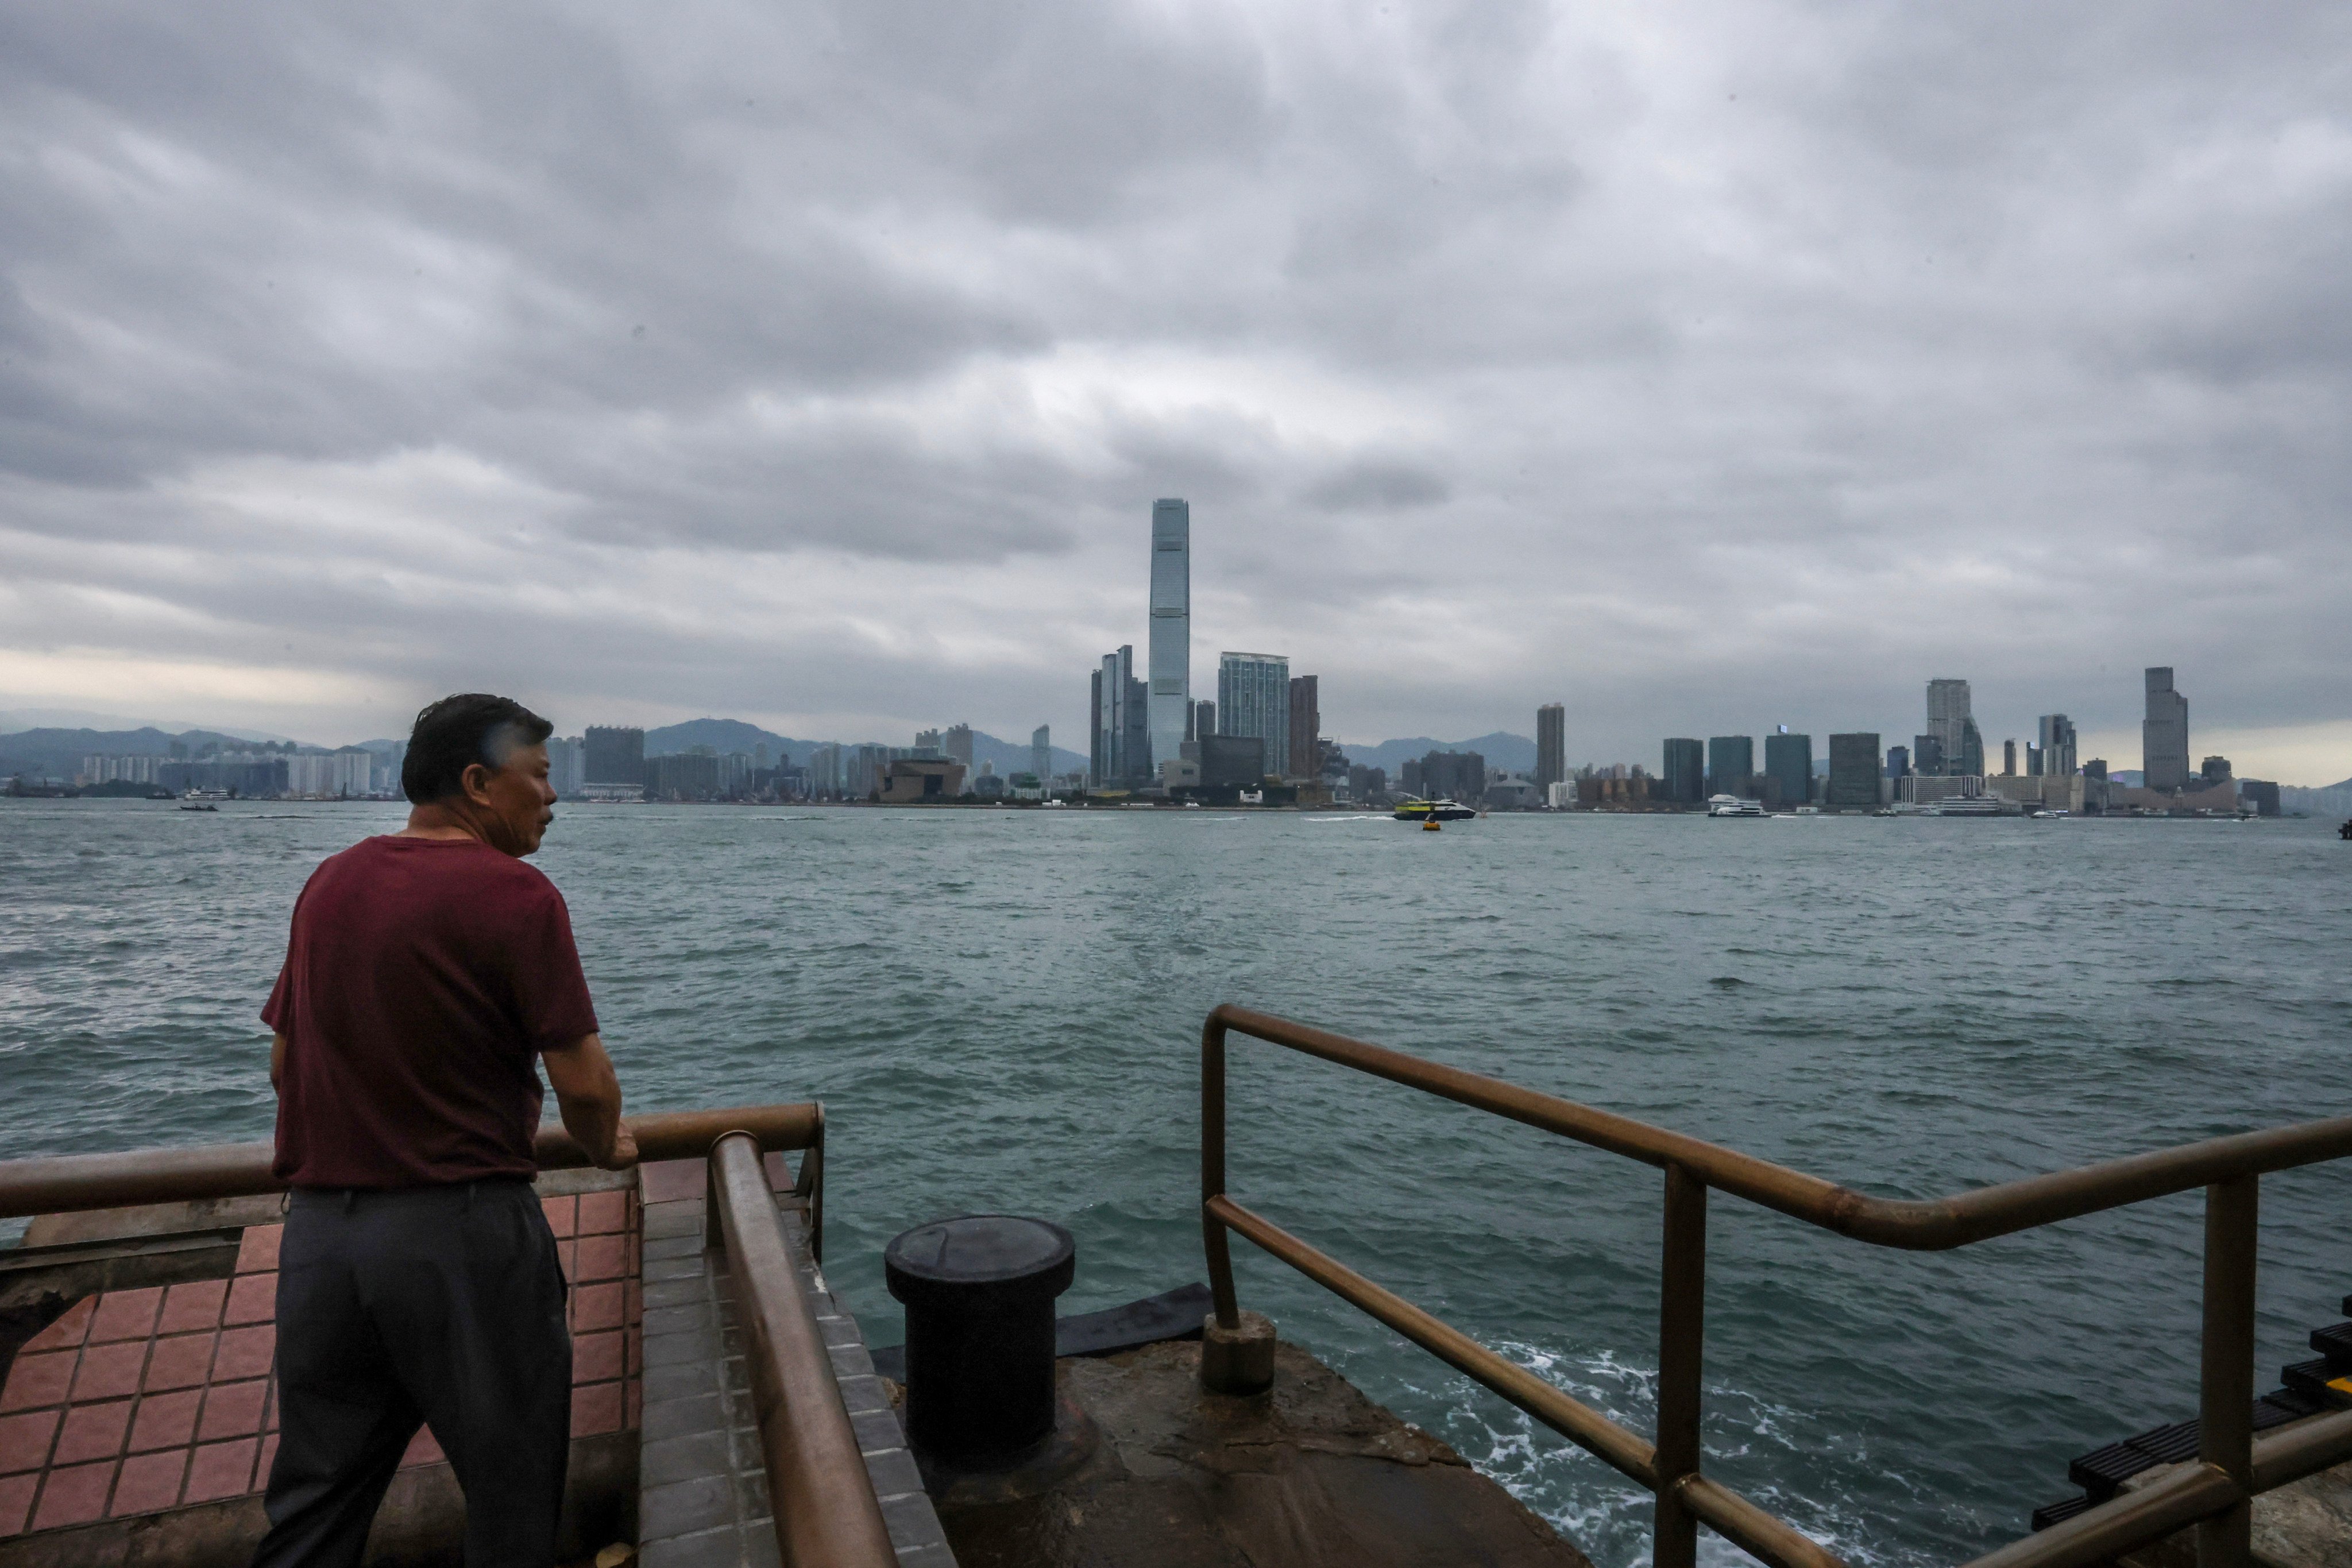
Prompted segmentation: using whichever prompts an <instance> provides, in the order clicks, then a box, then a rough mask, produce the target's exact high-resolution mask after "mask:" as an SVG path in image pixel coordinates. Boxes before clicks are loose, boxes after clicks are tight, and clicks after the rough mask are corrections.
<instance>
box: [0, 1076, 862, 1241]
mask: <svg viewBox="0 0 2352 1568" xmlns="http://www.w3.org/2000/svg"><path fill="white" fill-rule="evenodd" d="M626 1121H627V1122H628V1126H629V1131H631V1132H633V1133H635V1136H636V1140H637V1155H638V1158H639V1159H641V1160H649V1161H650V1160H699V1159H701V1158H703V1157H704V1156H705V1155H706V1154H708V1153H709V1152H710V1145H711V1142H712V1140H714V1139H716V1138H718V1137H719V1134H721V1133H723V1132H727V1131H732V1130H739V1129H740V1130H742V1131H749V1132H750V1133H751V1134H752V1135H753V1136H754V1137H756V1138H757V1139H758V1140H759V1142H760V1146H761V1148H762V1149H805V1148H808V1147H810V1145H811V1144H812V1143H813V1142H814V1141H815V1139H816V1138H817V1137H818V1136H819V1135H820V1133H821V1131H822V1130H823V1128H824V1111H823V1109H822V1108H821V1107H819V1106H818V1105H816V1104H814V1103H813V1102H812V1103H805V1104H790V1105H753V1106H744V1107H741V1108H740V1109H737V1110H677V1111H663V1112H660V1113H657V1114H655V1115H651V1116H632V1117H629V1118H627V1119H626ZM532 1153H533V1156H534V1157H535V1158H536V1159H537V1160H538V1162H539V1166H540V1169H541V1170H543V1171H556V1170H566V1169H570V1168H572V1167H575V1166H580V1165H585V1164H587V1163H590V1162H589V1159H588V1155H587V1152H585V1151H584V1150H583V1149H582V1148H581V1147H580V1145H579V1144H578V1143H576V1142H573V1141H572V1135H571V1134H570V1133H568V1132H566V1131H563V1129H562V1128H561V1127H542V1128H541V1129H540V1130H539V1135H538V1138H537V1141H536V1143H535V1146H534V1147H533V1150H532ZM272 1157H273V1150H272V1148H271V1146H270V1145H269V1144H268V1143H215V1144H210V1145H206V1146H204V1147H201V1148H194V1149H142V1150H139V1151H137V1152H131V1153H121V1154H50V1155H43V1156H41V1157H39V1158H37V1159H31V1160H11V1161H7V1162H5V1163H0V1218H7V1219H15V1218H21V1217H24V1216H26V1215H40V1214H65V1213H68V1212H71V1211H73V1210H78V1209H107V1208H122V1207H125V1206H128V1205H134V1204H168V1203H188V1202H194V1201H195V1200H198V1199H203V1198H238V1197H249V1196H252V1195H254V1194H257V1193H276V1192H283V1191H284V1190H285V1187H286V1184H284V1183H283V1182H280V1181H279V1180H278V1178H277V1177H276V1176H274V1175H272V1174H270V1171H269V1166H270V1162H271V1159H272Z"/></svg>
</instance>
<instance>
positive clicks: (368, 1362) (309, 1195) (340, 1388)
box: [253, 1179, 572, 1568]
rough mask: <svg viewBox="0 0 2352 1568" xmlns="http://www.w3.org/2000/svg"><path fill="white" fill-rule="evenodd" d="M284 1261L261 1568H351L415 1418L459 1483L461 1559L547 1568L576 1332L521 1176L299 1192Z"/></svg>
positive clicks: (492, 1566)
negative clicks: (274, 1454) (273, 1448)
mask: <svg viewBox="0 0 2352 1568" xmlns="http://www.w3.org/2000/svg"><path fill="white" fill-rule="evenodd" d="M564 1289H565V1288H564V1282H563V1272H562V1265H561V1263H560V1261H559V1259H558V1258H557V1256H556V1250H555V1237H554V1236H553V1234H552V1233H551V1231H550V1230H549V1229H548V1226H547V1217H546V1215H544V1214H542V1213H541V1210H540V1206H539V1199H538V1198H537V1196H535V1195H534V1194H533V1193H532V1192H531V1188H530V1183H528V1182H525V1181H522V1180H520V1179H513V1180H500V1181H484V1182H473V1183H468V1184H464V1185H459V1186H449V1187H426V1188H418V1189H414V1190H410V1191H404V1192H353V1193H344V1192H325V1191H315V1190H314V1191H301V1192H297V1193H296V1194H294V1200H293V1204H292V1206H291V1208H290V1209H289V1212H288V1214H287V1216H286V1234H285V1237H284V1239H283V1244H282V1246H281V1247H280V1249H279V1253H278V1458H277V1460H276V1462H275V1463H274V1464H273V1465H272V1466H271V1467H270V1471H269V1489H268V1496H267V1499H266V1507H267V1510H268V1515H269V1531H268V1534H267V1535H265V1536H264V1537H263V1538H262V1542H261V1545H260V1547H259V1548H258V1549H257V1551H256V1552H255V1553H254V1558H253V1561H254V1563H255V1564H256V1568H293V1565H297V1564H299V1565H301V1568H312V1565H314V1564H315V1565H319V1568H358V1564H359V1562H360V1553H361V1551H362V1548H363V1547H364V1546H365V1545H366V1544H367V1534H368V1526H369V1525H370V1523H371V1522H373V1520H374V1518H375V1511H376V1508H377V1505H378V1504H380V1503H381V1502H382V1501H383V1494H384V1489H385V1488H386V1487H388V1486H390V1485H391V1484H392V1478H393V1473H394V1471H395V1470H396V1469H398V1468H399V1466H400V1458H401V1454H402V1452H403V1451H404V1449H406V1447H408V1443H409V1439H410V1438H412V1437H414V1436H415V1435H416V1428H417V1426H418V1425H419V1424H420V1423H422V1424H423V1425H425V1426H429V1427H431V1428H432V1432H433V1436H434V1437H435V1438H436V1440H437V1441H438V1442H439V1443H440V1445H441V1448H442V1451H443V1452H444V1453H446V1455H448V1457H449V1461H450V1464H451V1466H452V1467H453V1468H455V1470H456V1471H457V1484H458V1485H459V1486H460V1487H462V1488H463V1489H465V1493H466V1504H467V1506H466V1563H467V1568H549V1565H550V1564H551V1563H553V1562H554V1560H555V1530H556V1520H557V1516H558V1514H559V1513H560V1512H561V1511H562V1505H563V1470H564V1463H565V1459H566V1458H567V1456H568V1454H569V1451H570V1447H571V1439H572V1335H571V1331H570V1330H569V1329H568V1328H567V1327H566V1326H565V1323H564V1314H563V1302H564Z"/></svg>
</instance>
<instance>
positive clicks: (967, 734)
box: [940, 724, 971, 770]
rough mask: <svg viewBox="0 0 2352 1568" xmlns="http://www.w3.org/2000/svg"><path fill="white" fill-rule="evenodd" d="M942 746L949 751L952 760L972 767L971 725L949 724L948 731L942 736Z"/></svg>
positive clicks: (942, 748) (966, 766)
mask: <svg viewBox="0 0 2352 1568" xmlns="http://www.w3.org/2000/svg"><path fill="white" fill-rule="evenodd" d="M940 749H941V750H942V751H944V752H947V754H948V757H949V760H950V761H951V762H958V763H962V764H963V765H964V767H965V768H966V769H967V770H969V769H970V768H971V725H969V724H950V725H949V726H948V731H947V733H946V734H945V735H944V736H942V737H941V738H940Z"/></svg>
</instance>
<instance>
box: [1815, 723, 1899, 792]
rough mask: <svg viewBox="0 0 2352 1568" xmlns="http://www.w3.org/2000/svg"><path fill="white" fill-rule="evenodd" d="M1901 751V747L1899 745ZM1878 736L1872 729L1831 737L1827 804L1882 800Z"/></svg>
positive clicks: (1826, 790)
mask: <svg viewBox="0 0 2352 1568" xmlns="http://www.w3.org/2000/svg"><path fill="white" fill-rule="evenodd" d="M1895 749H1896V750H1897V751H1900V750H1901V749H1902V748H1901V747H1899V746H1898V747H1896V748H1895ZM1878 765H1879V764H1878V736H1877V734H1876V733H1875V732H1874V731H1854V732H1853V733H1851V734H1845V735H1832V736H1831V737H1830V777H1829V785H1828V787H1827V788H1826V789H1825V790H1824V791H1823V792H1822V805H1843V806H1857V805H1861V806H1874V805H1877V804H1878Z"/></svg>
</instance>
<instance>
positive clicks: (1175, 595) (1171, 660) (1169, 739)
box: [1146, 500, 1192, 763]
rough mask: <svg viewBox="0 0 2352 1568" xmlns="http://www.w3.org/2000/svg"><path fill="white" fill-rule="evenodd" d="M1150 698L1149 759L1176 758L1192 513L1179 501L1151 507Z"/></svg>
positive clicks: (1185, 672)
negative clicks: (1150, 757)
mask: <svg viewBox="0 0 2352 1568" xmlns="http://www.w3.org/2000/svg"><path fill="white" fill-rule="evenodd" d="M1146 657H1147V658H1148V660H1149V662H1150V670H1149V672H1148V679H1150V683H1151V695H1150V699H1149V700H1148V705H1149V708H1150V728H1151V756H1152V760H1153V761H1154V762H1155V763H1160V762H1169V761H1172V760H1173V759H1175V758H1176V757H1178V756H1180V755H1181V754H1182V748H1183V744H1184V738H1185V736H1184V732H1185V731H1186V729H1187V728H1189V724H1188V721H1189V720H1190V719H1191V717H1192V508H1191V507H1190V506H1189V505H1187V504H1186V503H1185V502H1183V501H1181V500H1157V501H1153V502H1152V503H1151V645H1150V650H1149V651H1148V653H1147V655H1146Z"/></svg>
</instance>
